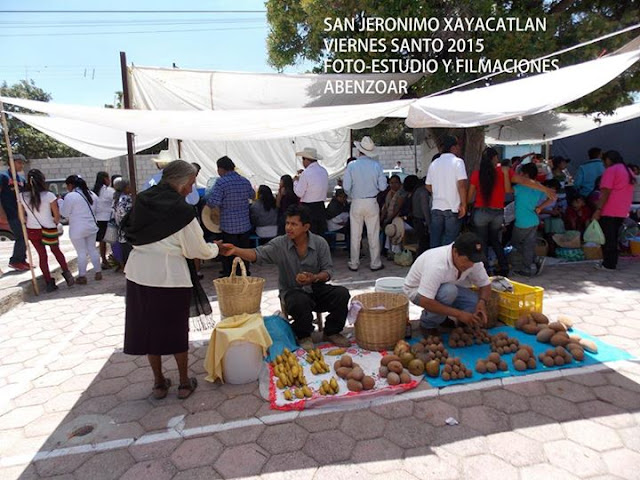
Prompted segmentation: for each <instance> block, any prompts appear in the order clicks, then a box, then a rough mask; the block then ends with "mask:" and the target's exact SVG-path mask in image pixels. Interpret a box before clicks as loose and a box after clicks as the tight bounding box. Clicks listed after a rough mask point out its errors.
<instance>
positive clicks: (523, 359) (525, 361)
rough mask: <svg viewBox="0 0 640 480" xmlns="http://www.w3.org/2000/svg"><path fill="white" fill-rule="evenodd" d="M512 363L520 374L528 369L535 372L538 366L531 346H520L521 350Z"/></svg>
mask: <svg viewBox="0 0 640 480" xmlns="http://www.w3.org/2000/svg"><path fill="white" fill-rule="evenodd" d="M511 361H512V362H513V367H514V368H515V369H516V370H518V371H519V372H522V371H524V370H527V369H529V370H535V369H536V367H537V366H538V362H536V357H535V355H534V353H533V348H531V347H530V346H529V345H520V348H519V349H518V351H517V352H516V354H515V355H514V356H513V358H512V359H511Z"/></svg>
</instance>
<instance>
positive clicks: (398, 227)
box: [384, 217, 404, 245]
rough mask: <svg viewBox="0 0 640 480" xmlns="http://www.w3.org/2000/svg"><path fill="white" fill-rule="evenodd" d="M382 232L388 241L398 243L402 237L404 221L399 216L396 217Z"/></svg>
mask: <svg viewBox="0 0 640 480" xmlns="http://www.w3.org/2000/svg"><path fill="white" fill-rule="evenodd" d="M384 234H385V235H386V236H387V237H389V241H390V242H391V243H392V244H393V245H400V244H401V243H402V239H403V238H404V221H403V220H402V219H401V218H400V217H396V218H394V219H393V221H392V222H391V223H390V224H389V225H387V226H386V227H385V228H384Z"/></svg>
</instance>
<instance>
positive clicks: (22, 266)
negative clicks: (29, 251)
mask: <svg viewBox="0 0 640 480" xmlns="http://www.w3.org/2000/svg"><path fill="white" fill-rule="evenodd" d="M9 268H13V269H14V270H20V271H21V272H26V271H27V270H31V267H30V266H29V264H28V263H27V262H13V263H10V264H9Z"/></svg>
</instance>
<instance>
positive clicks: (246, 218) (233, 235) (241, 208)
mask: <svg viewBox="0 0 640 480" xmlns="http://www.w3.org/2000/svg"><path fill="white" fill-rule="evenodd" d="M217 165H218V175H220V178H218V180H216V183H215V185H214V186H213V189H211V193H210V194H209V197H208V198H207V199H206V200H207V205H209V206H210V207H218V208H219V209H220V230H222V241H223V242H224V243H232V244H234V245H237V246H238V247H240V248H249V247H250V246H251V243H250V239H249V237H250V234H251V220H250V215H249V201H250V200H252V199H253V198H254V197H255V192H254V191H253V187H252V186H251V182H249V180H247V179H246V178H244V177H243V176H241V175H239V174H238V173H237V172H236V171H235V168H236V165H235V164H234V163H233V160H231V159H230V158H229V157H227V156H224V157H221V158H219V159H218V161H217ZM232 263H233V258H229V257H223V258H222V276H223V277H228V276H229V275H231V265H232ZM247 273H249V268H248V267H247Z"/></svg>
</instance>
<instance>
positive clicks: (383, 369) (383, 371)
mask: <svg viewBox="0 0 640 480" xmlns="http://www.w3.org/2000/svg"><path fill="white" fill-rule="evenodd" d="M378 374H379V375H380V376H381V377H382V378H387V375H388V374H389V369H388V368H387V367H380V369H379V370H378Z"/></svg>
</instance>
